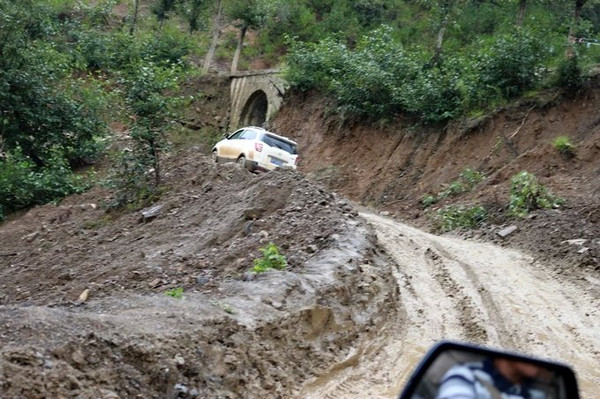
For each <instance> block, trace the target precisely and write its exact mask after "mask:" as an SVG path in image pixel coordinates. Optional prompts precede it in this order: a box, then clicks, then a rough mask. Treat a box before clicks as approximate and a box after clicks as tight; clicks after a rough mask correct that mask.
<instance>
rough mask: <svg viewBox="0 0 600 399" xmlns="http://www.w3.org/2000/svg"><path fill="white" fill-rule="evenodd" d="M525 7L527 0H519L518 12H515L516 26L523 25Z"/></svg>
mask: <svg viewBox="0 0 600 399" xmlns="http://www.w3.org/2000/svg"><path fill="white" fill-rule="evenodd" d="M526 8H527V0H519V14H517V26H519V27H520V26H523V20H524V19H525V9H526Z"/></svg>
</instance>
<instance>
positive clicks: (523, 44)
mask: <svg viewBox="0 0 600 399" xmlns="http://www.w3.org/2000/svg"><path fill="white" fill-rule="evenodd" d="M543 62H544V57H542V46H541V41H540V40H539V39H538V38H536V37H534V36H533V35H532V34H531V33H529V32H527V31H526V30H523V29H520V30H517V31H515V32H513V33H510V34H505V35H501V36H498V37H497V38H496V39H495V41H494V42H493V43H492V45H491V46H489V47H487V48H485V49H484V50H483V52H482V54H481V55H480V56H479V57H478V58H477V61H476V63H475V65H474V67H475V69H476V70H478V71H480V72H479V74H480V75H479V76H480V82H481V85H482V87H481V89H482V90H486V89H487V90H486V91H489V90H490V89H491V90H492V91H493V90H494V89H497V90H498V91H499V92H500V93H501V95H502V96H503V97H504V98H507V99H510V98H514V97H516V96H518V95H520V94H522V93H523V92H524V91H525V90H527V89H529V88H531V87H532V86H533V84H534V83H535V82H536V80H537V79H538V77H537V75H536V73H537V72H538V69H539V67H540V66H541V65H542V64H543Z"/></svg>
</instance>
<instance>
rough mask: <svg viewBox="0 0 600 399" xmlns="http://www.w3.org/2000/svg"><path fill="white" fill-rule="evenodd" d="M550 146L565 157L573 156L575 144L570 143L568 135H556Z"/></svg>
mask: <svg viewBox="0 0 600 399" xmlns="http://www.w3.org/2000/svg"><path fill="white" fill-rule="evenodd" d="M552 146H553V147H554V148H555V149H556V151H558V152H559V153H560V154H561V155H563V156H565V157H567V158H571V157H574V156H575V146H574V145H573V143H571V139H570V138H569V136H558V137H557V138H555V139H554V141H553V142H552Z"/></svg>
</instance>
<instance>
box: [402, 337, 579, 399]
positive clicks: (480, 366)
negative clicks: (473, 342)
mask: <svg viewBox="0 0 600 399" xmlns="http://www.w3.org/2000/svg"><path fill="white" fill-rule="evenodd" d="M433 352H435V353H432V354H430V356H429V357H428V358H427V359H425V360H424V362H423V363H422V364H421V366H420V369H419V370H418V371H417V372H416V373H415V376H413V380H412V381H411V382H410V383H409V385H411V387H407V388H410V389H408V392H405V393H406V394H408V396H406V395H404V394H403V395H402V396H401V398H410V399H575V398H578V393H577V384H576V382H575V377H574V374H573V372H572V370H571V369H570V368H568V367H566V366H564V365H560V364H557V363H551V362H545V361H541V360H537V359H531V358H528V357H524V356H518V355H514V354H509V353H504V352H498V351H492V350H487V349H482V348H476V347H471V346H468V345H465V346H464V347H460V345H459V344H452V345H450V347H447V348H445V349H443V350H437V351H435V350H434V351H433Z"/></svg>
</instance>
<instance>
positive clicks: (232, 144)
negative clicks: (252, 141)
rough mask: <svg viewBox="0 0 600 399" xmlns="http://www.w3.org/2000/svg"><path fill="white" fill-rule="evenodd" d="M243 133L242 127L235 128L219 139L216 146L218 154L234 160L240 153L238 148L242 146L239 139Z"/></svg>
mask: <svg viewBox="0 0 600 399" xmlns="http://www.w3.org/2000/svg"><path fill="white" fill-rule="evenodd" d="M243 133H244V129H240V130H237V131H235V132H233V133H232V134H230V135H229V136H227V138H226V139H225V140H223V141H221V143H220V145H219V148H218V150H219V156H220V157H222V158H227V159H229V160H236V159H237V157H238V155H240V148H241V146H242V144H241V143H240V141H241V136H242V134H243Z"/></svg>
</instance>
